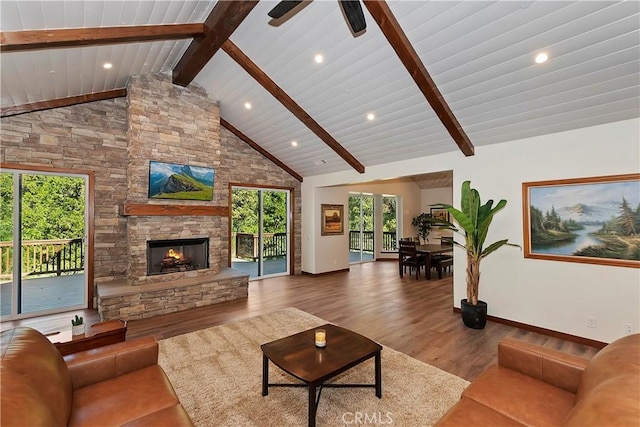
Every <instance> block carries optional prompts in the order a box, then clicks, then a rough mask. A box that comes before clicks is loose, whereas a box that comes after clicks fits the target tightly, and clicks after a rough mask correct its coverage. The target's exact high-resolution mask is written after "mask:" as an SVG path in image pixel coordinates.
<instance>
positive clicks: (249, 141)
mask: <svg viewBox="0 0 640 427" xmlns="http://www.w3.org/2000/svg"><path fill="white" fill-rule="evenodd" d="M220 124H221V125H222V126H224V127H225V128H226V129H227V130H229V132H231V133H232V134H234V135H235V136H237V137H238V138H240V140H241V141H244V142H245V143H247V144H249V145H250V146H251V148H253V149H254V150H256V151H257V152H259V153H260V154H262V155H263V156H265V157H266V158H267V159H269V160H271V161H272V162H273V163H275V164H276V165H278V166H279V167H280V168H282V169H284V170H285V171H286V172H287V173H289V175H291V176H292V177H294V178H295V179H297V180H298V181H300V182H302V175H300V174H299V173H297V172H296V171H294V170H293V169H291V168H290V167H289V166H287V165H285V164H284V163H282V162H281V161H280V160H278V159H277V158H276V157H275V156H274V155H273V154H271V153H269V152H268V151H267V150H265V149H264V148H262V147H261V146H260V145H259V144H258V143H256V142H255V141H254V140H252V139H251V138H249V137H248V136H247V135H245V134H244V133H242V132H241V131H240V130H238V128H236V127H235V126H233V125H232V124H231V123H229V122H228V121H226V120H225V119H223V118H222V117H220Z"/></svg>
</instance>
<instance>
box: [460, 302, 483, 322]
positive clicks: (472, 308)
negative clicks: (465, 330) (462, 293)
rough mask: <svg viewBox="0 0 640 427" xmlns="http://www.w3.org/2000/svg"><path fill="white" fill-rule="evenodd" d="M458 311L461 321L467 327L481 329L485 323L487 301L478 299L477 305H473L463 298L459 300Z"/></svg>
mask: <svg viewBox="0 0 640 427" xmlns="http://www.w3.org/2000/svg"><path fill="white" fill-rule="evenodd" d="M460 311H461V312H462V321H463V322H464V324H465V326H467V327H469V328H473V329H483V328H484V327H485V325H486V324H487V303H486V302H484V301H478V305H473V304H470V303H468V302H467V299H466V298H465V299H463V300H461V301H460Z"/></svg>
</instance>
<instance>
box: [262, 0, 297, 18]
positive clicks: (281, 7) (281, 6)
mask: <svg viewBox="0 0 640 427" xmlns="http://www.w3.org/2000/svg"><path fill="white" fill-rule="evenodd" d="M300 3H302V0H300V1H288V0H285V1H281V2H280V3H278V4H277V5H276V7H274V8H273V9H271V10H270V11H269V13H268V14H267V15H269V16H270V17H272V18H273V19H278V18H282V17H283V16H284V15H285V14H286V13H287V12H289V11H290V10H291V9H293V8H294V7H296V6H297V5H299V4H300Z"/></svg>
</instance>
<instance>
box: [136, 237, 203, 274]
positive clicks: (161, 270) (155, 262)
mask: <svg viewBox="0 0 640 427" xmlns="http://www.w3.org/2000/svg"><path fill="white" fill-rule="evenodd" d="M202 268H209V239H208V238H199V239H176V240H150V241H148V242H147V275H149V276H153V275H156V274H167V273H175V272H179V271H190V270H199V269H202Z"/></svg>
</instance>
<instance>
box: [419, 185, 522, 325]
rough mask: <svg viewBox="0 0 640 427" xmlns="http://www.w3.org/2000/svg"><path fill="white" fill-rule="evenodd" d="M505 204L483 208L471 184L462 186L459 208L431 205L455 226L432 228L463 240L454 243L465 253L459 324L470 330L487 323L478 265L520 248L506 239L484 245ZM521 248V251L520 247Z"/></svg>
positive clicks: (442, 223)
mask: <svg viewBox="0 0 640 427" xmlns="http://www.w3.org/2000/svg"><path fill="white" fill-rule="evenodd" d="M506 205H507V201H506V200H504V199H502V200H500V201H499V202H498V203H497V204H496V205H495V206H493V200H488V201H487V202H486V203H485V204H484V205H483V204H482V203H481V201H480V193H478V190H476V189H475V188H471V181H465V182H463V183H462V195H461V200H460V209H457V208H455V207H453V206H451V205H449V204H446V203H436V204H434V205H432V206H434V207H437V208H442V209H446V210H447V211H448V212H449V214H450V215H451V217H452V218H453V220H454V221H455V223H456V224H457V226H456V225H454V224H453V223H451V222H449V221H446V220H443V219H439V218H433V219H432V220H431V221H432V222H433V224H434V226H438V227H440V228H444V229H449V230H452V231H454V232H455V233H458V234H459V235H461V236H462V237H464V242H463V241H456V239H455V238H454V240H453V244H454V245H455V246H458V247H461V248H463V249H464V250H465V252H466V254H467V279H466V280H467V298H465V299H463V300H462V301H461V311H462V321H463V322H464V324H465V325H466V326H468V327H470V328H474V329H482V328H484V327H485V325H486V323H487V303H486V302H484V301H481V300H479V299H478V287H479V285H480V262H481V261H482V260H483V259H484V258H485V257H487V256H488V255H490V254H492V253H493V252H495V251H496V250H498V249H500V248H501V247H503V246H515V247H518V248H521V247H520V245H516V244H513V243H509V241H508V239H503V240H498V241H497V242H494V243H491V244H490V245H488V246H485V239H486V238H487V233H488V232H489V226H490V225H491V221H493V217H494V216H495V215H496V214H497V213H498V212H499V211H501V210H502V209H503V208H504V207H505V206H506ZM521 249H522V248H521Z"/></svg>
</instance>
